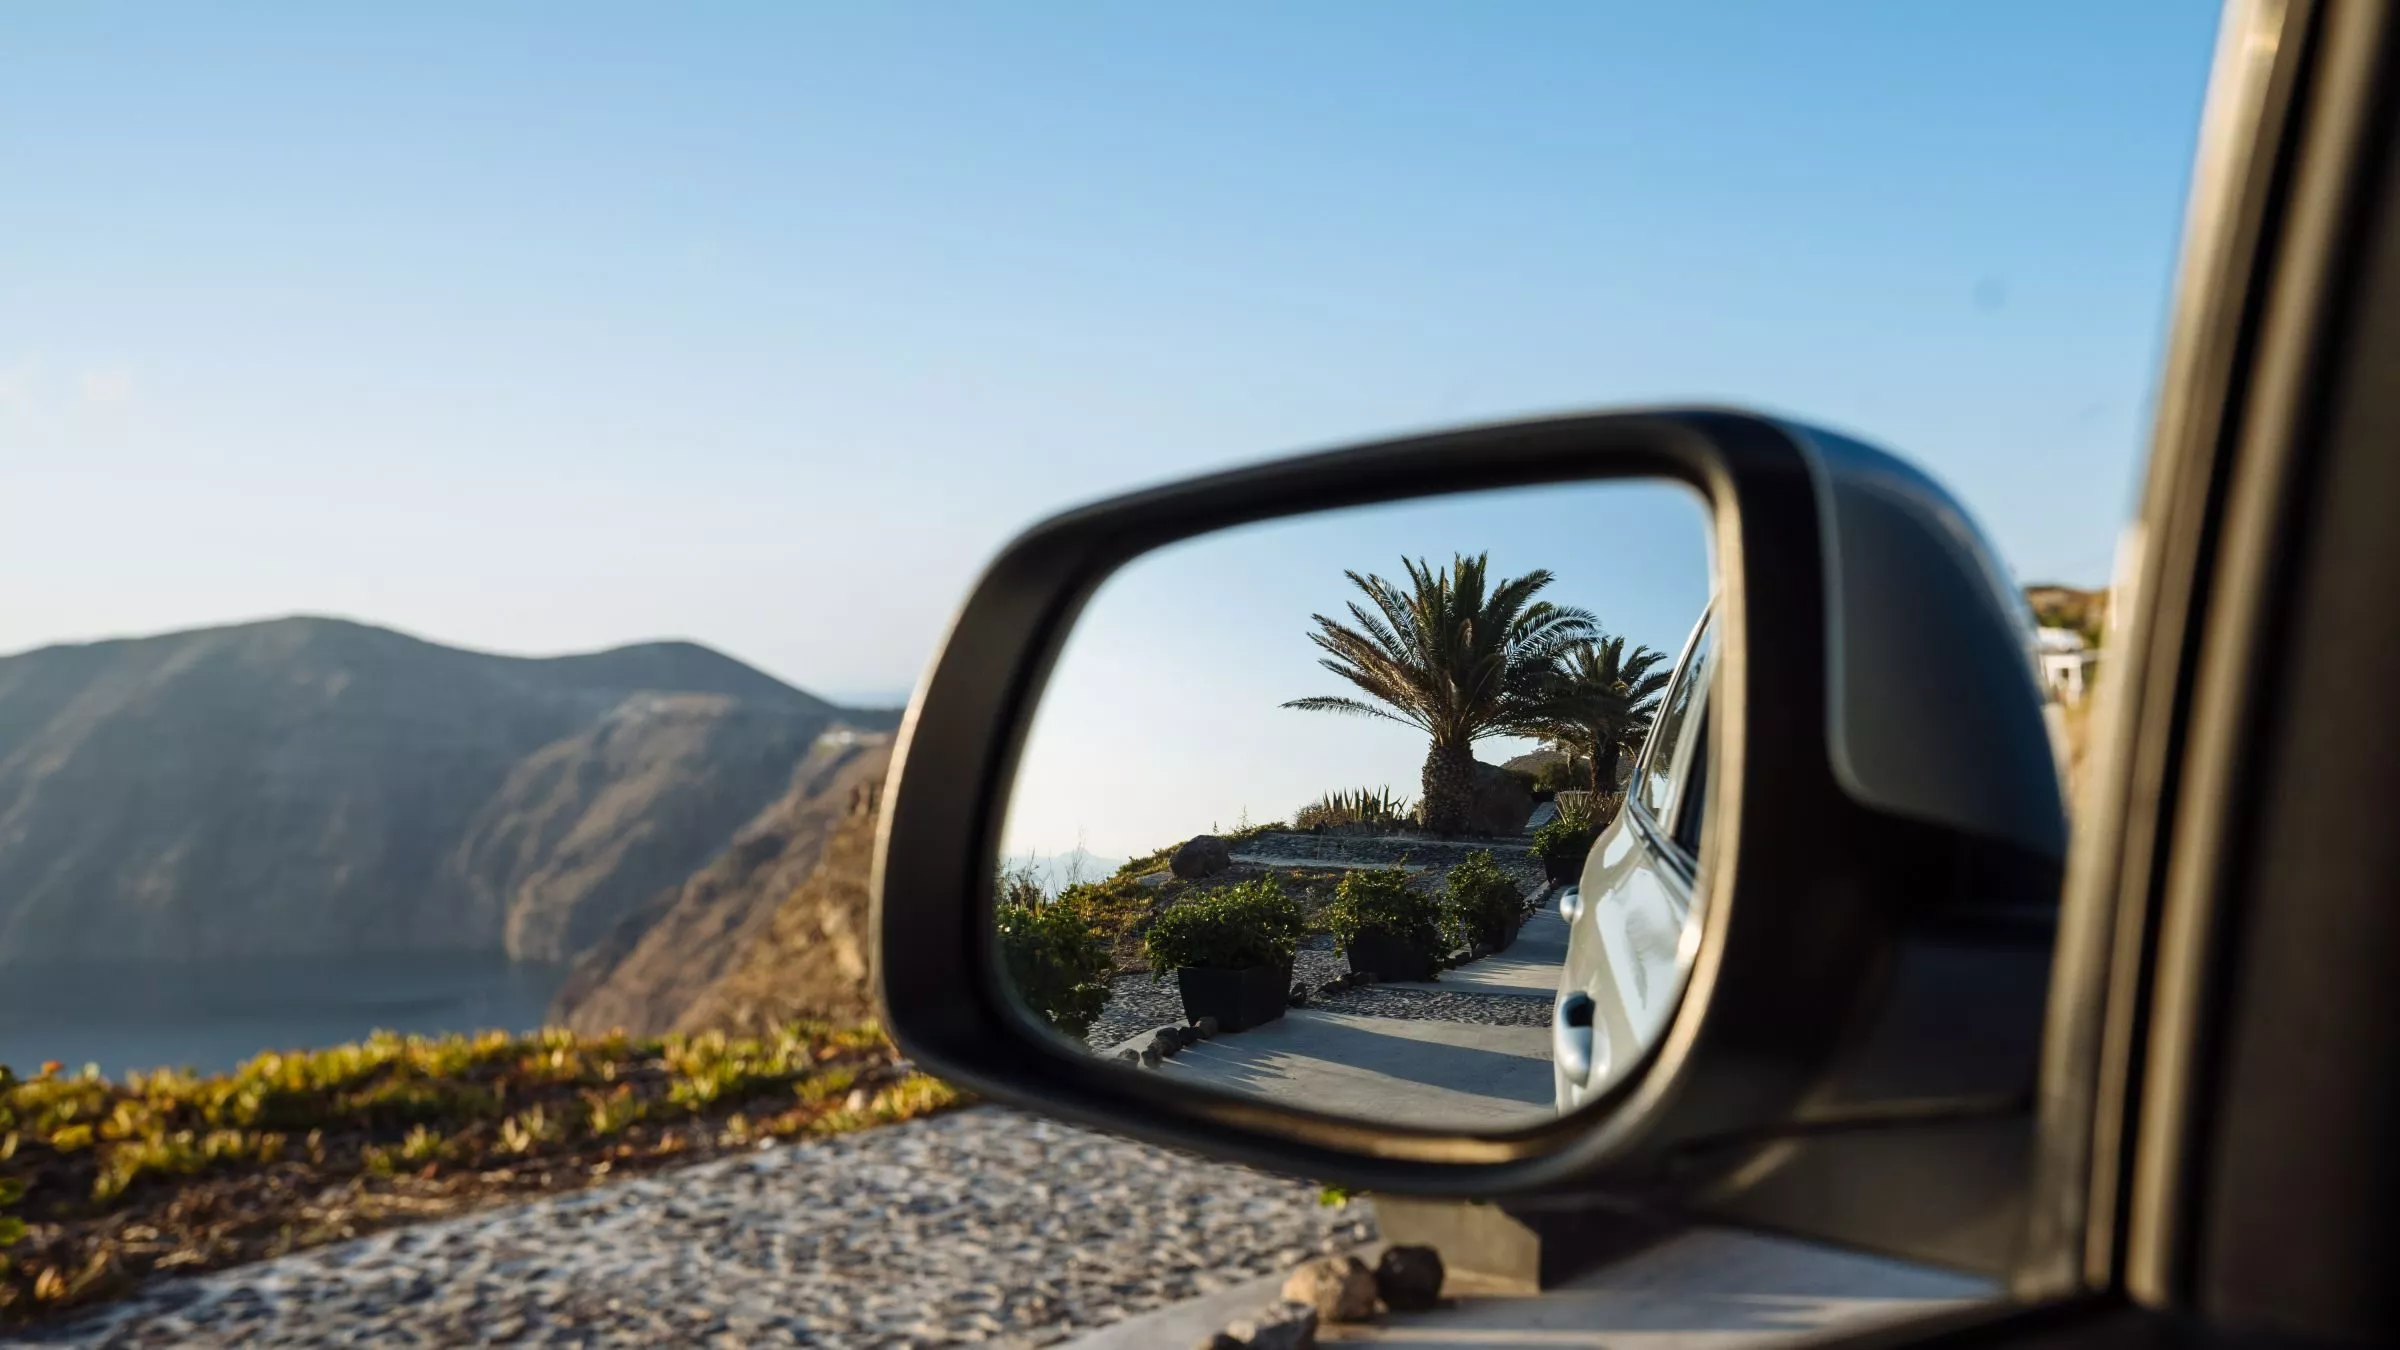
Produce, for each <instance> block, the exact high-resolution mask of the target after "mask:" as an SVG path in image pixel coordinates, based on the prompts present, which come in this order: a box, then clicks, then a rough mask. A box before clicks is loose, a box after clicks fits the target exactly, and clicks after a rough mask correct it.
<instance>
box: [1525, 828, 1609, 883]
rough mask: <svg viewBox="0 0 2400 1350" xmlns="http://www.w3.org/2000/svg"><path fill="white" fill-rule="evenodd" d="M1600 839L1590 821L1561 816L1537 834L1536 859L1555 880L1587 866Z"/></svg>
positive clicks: (1534, 846) (1535, 836) (1534, 854)
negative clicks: (1585, 863)
mask: <svg viewBox="0 0 2400 1350" xmlns="http://www.w3.org/2000/svg"><path fill="white" fill-rule="evenodd" d="M1599 837H1600V832H1599V831H1597V830H1595V829H1593V828H1592V825H1591V822H1590V821H1589V820H1587V819H1583V818H1580V817H1574V816H1567V815H1561V816H1559V817H1558V819H1556V820H1553V821H1551V822H1550V823H1549V824H1547V825H1544V826H1543V827H1542V828H1540V829H1538V830H1535V831H1534V832H1533V856H1534V857H1536V858H1538V859H1540V860H1541V863H1542V866H1543V867H1544V868H1546V869H1548V870H1549V872H1550V874H1551V875H1552V876H1565V875H1566V874H1568V873H1570V872H1572V871H1573V870H1574V869H1576V868H1578V867H1581V866H1583V858H1584V855H1585V854H1587V853H1589V852H1591V851H1592V841H1593V840H1594V839H1597V838H1599Z"/></svg>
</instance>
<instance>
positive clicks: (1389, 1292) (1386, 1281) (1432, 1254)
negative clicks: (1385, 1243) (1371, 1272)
mask: <svg viewBox="0 0 2400 1350" xmlns="http://www.w3.org/2000/svg"><path fill="white" fill-rule="evenodd" d="M1375 1293H1376V1294H1377V1296H1378V1297H1380V1298H1382V1299H1383V1302H1384V1305H1385V1306H1386V1307H1388V1308H1390V1309H1391V1310H1392V1311H1393V1312H1423V1311H1425V1310H1426V1309H1427V1308H1430V1307H1433V1306H1434V1305H1436V1304H1438V1303H1440V1302H1441V1301H1442V1254H1441V1253H1440V1252H1437V1251H1435V1250H1434V1249H1433V1248H1431V1247H1414V1246H1404V1247H1386V1248H1384V1249H1383V1258H1382V1259H1381V1260H1379V1261H1377V1262H1376V1263H1375Z"/></svg>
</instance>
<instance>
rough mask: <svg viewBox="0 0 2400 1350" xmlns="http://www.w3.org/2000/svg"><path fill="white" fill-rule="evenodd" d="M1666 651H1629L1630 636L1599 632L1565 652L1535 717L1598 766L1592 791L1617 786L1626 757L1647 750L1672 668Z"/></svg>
mask: <svg viewBox="0 0 2400 1350" xmlns="http://www.w3.org/2000/svg"><path fill="white" fill-rule="evenodd" d="M1666 659H1667V655H1666V653H1664V652H1660V651H1653V650H1652V649H1650V648H1649V647H1635V648H1634V649H1633V650H1632V651H1631V652H1627V651H1626V650H1625V639H1624V638H1622V637H1610V636H1609V635H1608V634H1606V633H1601V632H1597V631H1595V632H1594V634H1593V636H1592V637H1590V638H1587V639H1585V640H1583V641H1581V642H1577V643H1575V644H1574V645H1573V646H1572V647H1570V648H1568V649H1567V650H1566V651H1565V652H1563V653H1561V654H1560V656H1559V660H1558V665H1557V667H1556V669H1555V670H1554V671H1553V672H1552V673H1551V682H1550V688H1549V692H1548V694H1547V695H1546V696H1545V697H1544V698H1543V699H1542V702H1541V707H1540V710H1539V711H1538V712H1537V713H1536V714H1535V716H1534V717H1533V718H1532V719H1530V720H1531V725H1532V727H1533V729H1534V730H1536V731H1537V732H1538V733H1539V734H1541V735H1544V736H1548V737H1549V738H1550V739H1551V740H1553V741H1556V742H1557V743H1558V744H1559V745H1560V747H1561V748H1563V749H1565V750H1566V751H1567V753H1568V754H1570V755H1582V756H1584V757H1586V758H1587V759H1588V760H1589V761H1590V762H1591V766H1592V792H1593V793H1594V794H1595V795H1597V794H1599V793H1604V792H1608V791H1611V790H1613V789H1614V788H1615V787H1616V785H1617V762H1618V759H1619V757H1620V756H1622V755H1624V754H1628V753H1632V752H1635V751H1638V750H1640V749H1641V746H1642V738H1643V737H1645V736H1647V735H1649V734H1650V720H1651V718H1652V717H1653V716H1655V715H1656V714H1657V712H1658V696H1659V694H1660V692H1661V691H1663V690H1664V689H1665V688H1666V687H1667V677H1668V674H1669V672H1668V671H1666V670H1663V669H1660V668H1659V667H1660V666H1662V665H1663V664H1664V663H1665V661H1666Z"/></svg>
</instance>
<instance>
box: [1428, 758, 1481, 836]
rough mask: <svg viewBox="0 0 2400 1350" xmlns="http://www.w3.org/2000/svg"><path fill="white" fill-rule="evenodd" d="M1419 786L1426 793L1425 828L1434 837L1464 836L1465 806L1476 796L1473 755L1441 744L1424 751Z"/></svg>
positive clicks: (1465, 825)
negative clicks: (1438, 835)
mask: <svg viewBox="0 0 2400 1350" xmlns="http://www.w3.org/2000/svg"><path fill="white" fill-rule="evenodd" d="M1420 786H1421V787H1422V788H1423V789H1424V793H1425V828H1426V829H1428V830H1431V831H1433V832H1434V833H1435V834H1464V833H1466V829H1467V807H1468V805H1469V803H1471V802H1472V801H1473V800H1474V796H1475V752H1474V751H1473V750H1472V749H1471V748H1469V747H1468V746H1464V745H1446V744H1444V743H1442V742H1440V741H1435V742H1434V743H1433V748H1432V749H1430V750H1427V751H1426V752H1425V772H1424V775H1423V777H1422V780H1421V783H1420Z"/></svg>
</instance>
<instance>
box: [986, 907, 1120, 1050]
mask: <svg viewBox="0 0 2400 1350" xmlns="http://www.w3.org/2000/svg"><path fill="white" fill-rule="evenodd" d="M997 922H998V925H999V932H1000V959H1001V964H1002V965H1003V966H1004V967H1005V968H1006V969H1007V972H1008V982H1009V984H1010V985H1011V986H1012V987H1013V988H1014V989H1015V990H1016V993H1017V997H1018V999H1019V1000H1021V1001H1022V1002H1023V1003H1024V1005H1025V1006H1026V1007H1027V1008H1028V1009H1030V1010H1032V1012H1033V1013H1034V1014H1035V1015H1037V1016H1039V1017H1040V1018H1041V1019H1042V1020H1043V1021H1045V1022H1047V1023H1049V1024H1050V1025H1051V1026H1053V1027H1056V1028H1057V1029H1058V1030H1060V1031H1063V1032H1065V1033H1066V1034H1067V1035H1069V1036H1078V1037H1079V1036H1081V1035H1083V1033H1084V1032H1085V1031H1087V1030H1089V1029H1090V1028H1091V1025H1092V1021H1093V1019H1095V1018H1097V1017H1099V1016H1100V1011H1101V1009H1103V1008H1105V1007H1107V1006H1108V978H1109V976H1110V975H1112V974H1114V973H1115V964H1114V962H1112V961H1111V960H1110V958H1109V952H1108V942H1107V940H1106V939H1105V938H1103V937H1102V936H1101V935H1100V934H1099V933H1096V932H1094V931H1093V930H1092V925H1091V924H1090V922H1088V921H1087V920H1086V919H1085V918H1084V915H1083V912H1082V908H1081V907H1080V906H1079V905H1076V904H1073V903H1068V902H1065V901H1058V900H1054V901H1052V902H1050V903H1049V904H1046V905H1042V906H1040V907H1039V908H1036V907H1034V906H1031V905H1010V904H1003V905H1001V906H1000V908H999V911H998V916H997Z"/></svg>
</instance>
